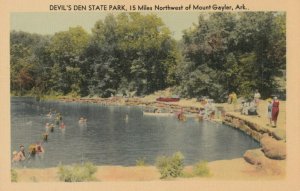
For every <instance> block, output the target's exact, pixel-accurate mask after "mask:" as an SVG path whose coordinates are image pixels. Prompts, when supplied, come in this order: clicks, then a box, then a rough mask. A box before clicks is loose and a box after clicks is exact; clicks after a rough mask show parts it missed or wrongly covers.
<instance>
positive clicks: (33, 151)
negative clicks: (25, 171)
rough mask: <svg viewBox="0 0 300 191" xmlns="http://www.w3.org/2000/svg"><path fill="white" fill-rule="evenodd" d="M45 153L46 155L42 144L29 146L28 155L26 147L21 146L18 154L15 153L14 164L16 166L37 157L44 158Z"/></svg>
mask: <svg viewBox="0 0 300 191" xmlns="http://www.w3.org/2000/svg"><path fill="white" fill-rule="evenodd" d="M44 153H45V150H44V148H43V146H42V143H41V142H37V143H34V144H31V145H30V146H29V149H28V153H27V154H26V152H25V147H24V145H20V146H19V151H18V152H17V151H13V157H12V163H13V164H16V163H20V162H24V161H25V160H26V159H30V158H32V157H35V156H39V157H43V154H44Z"/></svg>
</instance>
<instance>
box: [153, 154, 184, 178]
mask: <svg viewBox="0 0 300 191" xmlns="http://www.w3.org/2000/svg"><path fill="white" fill-rule="evenodd" d="M183 159H184V156H183V155H182V153H180V152H176V153H174V154H173V155H172V156H161V157H158V158H157V159H156V167H157V168H158V170H159V172H160V174H161V178H162V179H165V178H176V177H180V176H182V171H183V168H184V165H183Z"/></svg>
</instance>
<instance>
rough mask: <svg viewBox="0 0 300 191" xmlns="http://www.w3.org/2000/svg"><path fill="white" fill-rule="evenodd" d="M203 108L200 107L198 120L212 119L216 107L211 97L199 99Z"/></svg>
mask: <svg viewBox="0 0 300 191" xmlns="http://www.w3.org/2000/svg"><path fill="white" fill-rule="evenodd" d="M201 103H202V105H203V108H200V110H199V114H198V118H199V120H202V119H204V120H211V119H214V117H215V114H216V107H215V104H214V101H213V100H212V99H205V100H202V101H201Z"/></svg>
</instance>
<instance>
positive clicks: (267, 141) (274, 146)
mask: <svg viewBox="0 0 300 191" xmlns="http://www.w3.org/2000/svg"><path fill="white" fill-rule="evenodd" d="M260 143H261V146H262V151H263V152H264V154H265V155H266V156H267V157H268V158H270V159H277V160H283V159H285V158H286V144H285V142H283V141H278V140H276V139H273V138H272V137H270V136H268V135H267V134H264V135H263V136H262V138H261V140H260Z"/></svg>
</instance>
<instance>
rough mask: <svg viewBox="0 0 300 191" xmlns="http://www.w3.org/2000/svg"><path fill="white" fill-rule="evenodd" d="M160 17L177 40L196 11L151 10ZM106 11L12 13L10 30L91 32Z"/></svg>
mask: <svg viewBox="0 0 300 191" xmlns="http://www.w3.org/2000/svg"><path fill="white" fill-rule="evenodd" d="M151 13H154V14H157V15H158V16H159V17H161V18H162V20H163V22H164V23H165V24H166V26H168V27H169V29H170V30H171V32H172V33H173V36H174V38H175V39H177V40H179V39H181V36H182V31H183V30H184V29H187V28H189V27H191V26H192V24H193V23H197V20H198V16H199V13H197V12H151ZM107 14H108V13H95V12H93V13H89V12H88V13H58V12H57V13H20V12H18V13H12V14H11V20H10V23H11V28H10V29H11V30H16V31H25V32H30V33H37V34H55V33H56V32H59V31H66V30H68V29H69V27H75V26H78V25H79V26H82V27H83V28H84V29H85V30H86V31H87V32H88V33H91V29H92V28H93V26H94V24H95V23H96V21H98V20H99V19H101V20H103V19H104V18H105V16H106V15H107Z"/></svg>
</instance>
